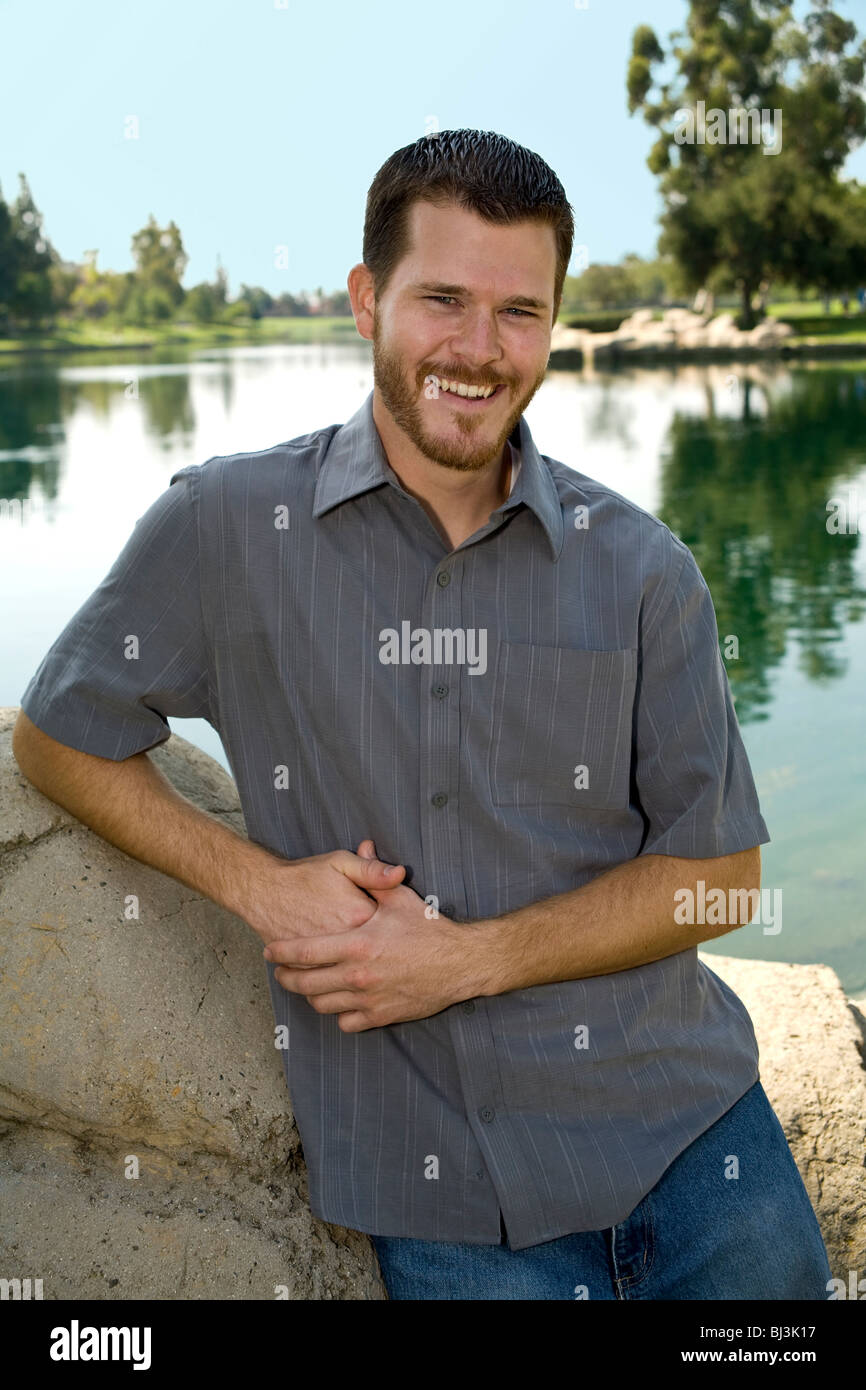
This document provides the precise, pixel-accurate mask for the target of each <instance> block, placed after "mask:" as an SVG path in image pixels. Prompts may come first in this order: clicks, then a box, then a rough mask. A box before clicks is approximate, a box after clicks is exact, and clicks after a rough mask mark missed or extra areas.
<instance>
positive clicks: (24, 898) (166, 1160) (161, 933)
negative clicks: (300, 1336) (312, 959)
mask: <svg viewBox="0 0 866 1390" xmlns="http://www.w3.org/2000/svg"><path fill="white" fill-rule="evenodd" d="M14 718H15V711H14V710H0V873H2V879H0V970H2V977H0V1029H2V1031H0V1038H2V1041H0V1169H2V1178H0V1183H2V1194H3V1195H2V1207H0V1277H3V1278H21V1279H25V1278H31V1279H36V1278H41V1279H42V1281H43V1289H44V1297H45V1298H46V1299H49V1298H50V1299H57V1298H75V1299H111V1298H144V1299H151V1298H167V1299H186V1298H191V1299H204V1298H214V1299H273V1298H277V1297H287V1298H290V1299H376V1300H378V1299H383V1298H385V1296H386V1295H385V1291H384V1287H383V1285H382V1282H381V1276H380V1274H379V1269H378V1264H377V1261H376V1257H375V1253H374V1251H373V1248H372V1245H371V1243H370V1242H369V1240H368V1239H367V1237H366V1236H364V1235H362V1234H360V1233H358V1232H356V1231H348V1230H345V1229H343V1228H342V1227H338V1226H332V1225H329V1224H328V1223H326V1222H322V1221H319V1220H317V1219H316V1218H315V1217H313V1216H312V1215H311V1214H310V1212H309V1207H308V1202H307V1196H308V1194H307V1179H306V1170H305V1166H304V1160H303V1153H302V1150H301V1145H300V1141H299V1136H298V1132H297V1129H296V1127H295V1125H294V1122H293V1119H292V1115H291V1108H290V1104H289V1098H288V1093H287V1091H286V1086H285V1081H284V1078H283V1071H282V1066H281V1062H280V1057H279V1053H278V1052H277V1050H276V1049H275V1047H274V1026H273V1016H272V1013H271V1006H270V999H269V996H268V989H267V979H266V974H265V970H264V966H263V962H262V957H261V949H260V945H259V942H258V938H257V937H255V936H254V934H253V933H252V932H251V931H250V929H249V928H248V927H247V926H246V925H245V924H244V923H243V922H241V921H240V920H239V919H238V918H236V917H234V916H232V915H231V914H230V913H227V912H224V911H223V910H222V909H220V908H218V907H217V906H216V905H215V904H213V903H211V902H210V901H208V900H206V899H202V898H200V897H198V896H197V895H195V894H194V893H192V892H191V890H189V889H187V888H185V887H184V886H183V885H181V884H179V883H177V882H176V881H175V880H173V879H170V878H167V877H165V876H164V875H162V874H159V873H157V872H156V871H155V870H152V869H150V868H148V867H147V866H145V865H143V864H139V863H138V862H136V861H135V860H132V859H130V858H129V857H128V856H127V855H125V854H123V853H121V851H119V850H117V849H115V848H114V847H113V846H111V845H109V844H107V843H106V842H105V841H103V840H101V839H100V838H99V837H98V836H96V835H93V834H92V833H91V832H90V831H89V830H87V829H86V827H84V826H83V825H81V824H80V823H79V822H78V821H76V820H75V819H74V818H73V817H72V816H70V815H68V814H67V813H66V812H65V811H63V810H62V809H61V808H60V807H59V806H56V805H55V804H54V803H53V802H51V801H49V800H48V799H47V798H46V797H44V796H42V795H41V794H40V793H39V792H38V791H36V789H35V788H34V787H33V786H32V785H31V784H30V783H29V782H28V781H27V780H26V778H25V777H24V776H23V775H22V774H21V772H20V771H19V769H18V767H17V764H16V763H15V761H14V759H13V757H12V754H11V748H10V735H11V729H12V724H13V723H14ZM152 757H153V758H154V761H155V762H156V763H157V764H158V766H159V767H160V768H161V769H162V771H163V772H164V773H165V774H166V776H167V777H169V779H170V780H171V781H172V782H173V783H174V784H175V785H176V786H177V787H178V789H179V790H180V791H181V792H183V794H184V795H185V796H187V797H189V798H190V800H192V801H194V802H195V803H196V804H197V805H199V806H201V807H202V808H203V809H205V810H208V811H210V812H211V813H212V814H214V815H217V816H220V817H222V818H223V819H224V820H225V821H226V822H227V823H229V824H232V825H233V826H234V827H235V828H236V829H240V830H242V829H243V820H242V816H241V812H240V808H239V805H238V801H237V795H236V791H235V787H234V783H233V782H232V780H231V778H230V777H228V775H227V774H226V773H225V772H224V771H223V770H222V768H221V767H220V766H219V765H218V764H217V763H215V762H214V761H213V760H212V759H211V758H209V757H207V756H206V755H205V754H204V753H202V752H200V751H199V750H198V749H196V748H194V747H193V746H192V745H191V744H189V743H187V742H186V741H185V740H183V739H180V738H177V737H176V736H175V737H173V738H171V739H170V740H169V742H168V744H166V745H164V746H163V747H162V748H159V749H156V750H155V751H154V752H153V753H152ZM706 960H707V964H708V965H709V966H710V968H711V969H713V970H715V971H716V972H717V973H718V974H720V975H722V977H723V978H725V979H726V980H728V981H729V982H730V983H731V985H732V987H733V988H734V989H735V990H736V992H737V993H738V994H740V996H741V997H742V998H743V1000H744V1001H745V1003H746V1005H747V1007H748V1008H749V1011H750V1013H751V1014H752V1017H753V1019H754V1021H755V1026H756V1030H757V1033H758V1037H759V1042H760V1044H761V1056H762V1079H763V1081H764V1085H765V1088H766V1090H767V1092H768V1094H769V1096H770V1099H771V1101H772V1102H773V1104H774V1106H775V1107H776V1110H777V1113H778V1114H779V1117H780V1119H781V1120H782V1123H783V1126H784V1128H785V1132H786V1134H787V1136H788V1139H789V1142H790V1144H791V1147H792V1149H793V1152H794V1156H795V1158H796V1159H797V1162H798V1165H799V1167H800V1171H801V1172H802V1174H803V1177H804V1180H805V1182H806V1186H807V1188H808V1190H809V1193H810V1196H811V1198H812V1200H813V1202H814V1204H815V1207H816V1210H817V1212H818V1216H819V1220H820V1222H821V1225H822V1229H823V1231H824V1237H825V1240H826V1242H827V1245H828V1249H829V1250H830V1256H831V1265H832V1266H833V1272H834V1275H835V1274H837V1273H838V1274H839V1275H840V1276H841V1277H843V1278H844V1277H847V1276H846V1272H847V1271H848V1270H849V1269H859V1270H860V1271H861V1273H862V1272H866V1190H864V1168H863V1151H864V1127H866V1073H864V1071H863V1067H862V1060H863V1059H862V1052H861V1051H860V1050H858V1048H862V1034H861V1032H860V1027H861V1026H866V1025H863V1023H862V1019H861V1018H860V1015H859V1014H855V1012H854V1011H853V1010H852V1009H851V1008H850V1007H849V1005H848V1003H847V1002H846V1000H845V996H844V994H843V993H842V990H841V987H840V985H839V982H838V979H837V977H836V976H835V975H834V973H833V972H832V971H831V970H829V969H827V968H826V967H824V966H800V965H790V966H789V965H771V964H766V963H762V962H756V961H740V960H731V959H728V958H723V957H719V956H715V955H710V956H707V957H706ZM858 1019H860V1023H859V1024H858Z"/></svg>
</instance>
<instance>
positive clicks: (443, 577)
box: [436, 570, 451, 589]
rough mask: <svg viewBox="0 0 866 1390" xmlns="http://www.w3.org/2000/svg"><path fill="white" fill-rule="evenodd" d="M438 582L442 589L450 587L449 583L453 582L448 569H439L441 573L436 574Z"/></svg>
mask: <svg viewBox="0 0 866 1390" xmlns="http://www.w3.org/2000/svg"><path fill="white" fill-rule="evenodd" d="M436 583H437V584H438V585H439V588H440V589H447V588H448V585H449V584H450V583H451V575H450V574H449V573H448V571H447V570H440V571H439V573H438V574H437V576H436Z"/></svg>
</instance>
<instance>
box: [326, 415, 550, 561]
mask: <svg viewBox="0 0 866 1390" xmlns="http://www.w3.org/2000/svg"><path fill="white" fill-rule="evenodd" d="M509 442H513V444H514V446H515V447H514V450H513V454H512V457H513V458H514V470H513V473H512V480H511V481H512V487H511V492H510V494H509V496H508V497H507V498H506V499H505V501H504V502H503V503H502V505H501V506H500V507H497V509H496V511H495V512H494V513H493V515H494V516H497V515H499V514H500V513H502V514H505V513H508V512H511V511H514V510H515V509H516V508H517V507H518V506H519V505H520V504H521V503H522V504H524V505H525V506H527V507H528V508H529V509H530V511H532V512H534V513H535V515H536V516H537V517H538V519H539V521H540V522H541V524H542V526H543V527H544V530H545V533H546V535H547V539H548V541H549V543H550V548H551V552H552V555H553V558H554V560H557V559H558V558H559V553H560V551H561V550H562V542H563V523H562V507H561V505H560V501H559V494H558V492H557V490H556V484H555V482H554V480H553V477H552V475H551V472H550V469H549V468H548V467H547V464H546V463H545V461H544V459H543V458H542V456H541V455H540V454H539V452H538V450H537V449H536V447H535V441H534V440H533V438H532V435H531V433H530V430H529V426H528V425H527V423H526V419H525V417H524V416H522V415H521V417H520V419H519V420H518V422H517V424H516V425H515V427H514V430H513V431H512V433H511V435H510V438H509ZM383 483H390V484H391V486H392V487H395V488H396V489H397V490H398V491H399V492H404V491H405V490H404V488H403V487H402V486H401V484H400V480H399V478H398V477H397V475H396V473H395V472H394V470H393V468H391V466H390V464H389V463H388V459H387V457H386V455H385V449H384V446H383V444H382V440H381V437H380V435H379V431H378V430H377V428H376V422H375V420H374V419H373V392H372V391H371V392H370V394H369V395H368V396H367V399H366V400H365V401H364V403H363V405H361V406H360V407H359V409H358V410H356V411H355V414H354V415H353V416H352V417H351V419H349V420H347V421H346V423H345V425H341V426H340V428H339V429H338V430H337V431H336V433H335V434H334V435H333V436H332V438H331V443H330V446H329V448H328V450H327V452H326V454H325V457H324V459H323V461H322V465H321V468H320V470H319V477H318V479H317V482H316V492H315V497H314V499H313V516H314V517H319V516H322V515H323V514H324V513H325V512H327V511H330V510H331V508H332V507H336V506H338V505H339V504H340V503H341V502H347V501H348V500H349V499H350V498H351V497H358V496H359V495H360V494H361V493H363V492H369V491H370V489H371V488H375V487H380V486H381V485H382V484H383Z"/></svg>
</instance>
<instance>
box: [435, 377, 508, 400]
mask: <svg viewBox="0 0 866 1390" xmlns="http://www.w3.org/2000/svg"><path fill="white" fill-rule="evenodd" d="M432 379H433V380H434V381H435V382H436V384H437V385H438V387H439V390H440V391H451V392H452V393H453V394H454V395H458V396H467V397H468V398H469V400H477V399H478V397H481V399H482V400H487V397H488V396H492V395H493V392H494V391H495V390H496V387H495V386H467V385H465V383H464V382H462V381H443V380H441V379H440V378H439V377H433V378H432Z"/></svg>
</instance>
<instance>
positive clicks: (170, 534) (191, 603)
mask: <svg viewBox="0 0 866 1390" xmlns="http://www.w3.org/2000/svg"><path fill="white" fill-rule="evenodd" d="M199 481H200V469H199V468H198V467H196V466H192V467H188V468H183V469H181V470H180V471H179V472H178V473H176V474H175V475H174V477H173V478H172V479H171V482H170V484H169V486H168V488H167V489H166V490H165V492H163V493H162V494H161V495H160V496H159V497H157V499H156V501H155V502H153V503H152V505H151V506H150V507H149V509H148V510H147V511H146V512H145V513H144V515H143V516H142V517H140V518H139V520H138V521H137V522H136V524H135V527H134V529H133V531H132V534H131V536H130V537H129V540H128V541H127V542H126V545H125V546H124V548H123V549H122V550H121V552H120V554H119V555H118V557H117V559H116V560H115V562H114V564H113V565H112V567H111V569H110V570H109V572H108V574H107V575H106V576H105V578H104V579H103V580H102V582H101V584H99V585H98V587H97V588H96V589H95V590H94V591H93V593H92V594H91V595H90V597H89V598H88V599H87V600H86V601H85V603H84V604H83V605H82V606H81V608H79V610H78V612H77V613H75V614H74V616H73V617H72V618H71V619H70V621H69V622H68V623H67V625H66V627H65V628H64V629H63V631H62V632H61V634H60V636H59V637H58V638H57V640H56V641H55V642H54V644H53V646H52V647H51V648H50V649H49V651H48V652H47V654H46V655H45V657H44V658H43V660H42V663H41V665H40V666H39V668H38V670H37V671H36V673H35V675H34V676H33V677H32V679H31V681H30V683H29V685H28V686H27V689H26V690H25V691H24V694H23V695H22V697H21V708H22V709H23V711H24V713H25V714H26V715H27V716H28V718H29V719H31V720H32V721H33V723H34V724H35V725H36V726H37V727H38V728H40V729H42V731H43V732H44V733H46V734H48V735H49V736H50V737H51V738H55V739H57V741H58V742H59V743H64V744H66V745H68V746H69V747H70V748H77V749H78V750H79V751H80V752H83V753H93V754H95V755H96V756H97V757H102V758H112V759H114V760H115V761H120V760H122V759H124V758H129V757H131V756H132V755H133V754H134V753H139V752H142V751H144V750H146V749H148V748H153V747H154V746H155V745H156V744H159V743H164V742H165V741H166V740H167V739H168V738H169V737H170V735H171V730H170V728H169V726H168V719H167V716H168V715H177V716H178V717H180V718H186V719H188V718H203V719H207V720H208V721H209V722H210V723H212V724H213V723H214V722H215V721H214V711H213V709H212V706H211V700H210V679H209V658H208V644H207V641H206V636H205V631H204V625H203V620H202V607H201V587H200V584H201V576H200V573H199V566H200V559H199V538H198V491H199Z"/></svg>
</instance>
